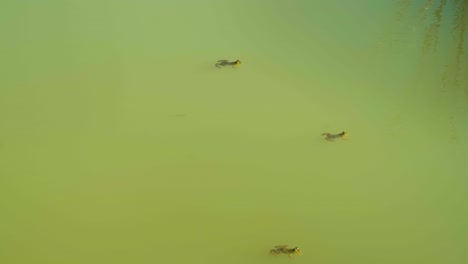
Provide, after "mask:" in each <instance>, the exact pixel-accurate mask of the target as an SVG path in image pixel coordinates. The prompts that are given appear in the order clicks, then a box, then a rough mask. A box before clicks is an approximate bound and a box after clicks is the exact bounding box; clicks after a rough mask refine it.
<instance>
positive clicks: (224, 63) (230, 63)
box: [215, 60, 242, 69]
mask: <svg viewBox="0 0 468 264" xmlns="http://www.w3.org/2000/svg"><path fill="white" fill-rule="evenodd" d="M241 63H242V62H241V61H240V60H236V61H228V60H219V61H218V62H216V64H215V66H216V67H218V68H220V69H221V66H232V67H233V68H234V67H235V66H239V65H240V64H241Z"/></svg>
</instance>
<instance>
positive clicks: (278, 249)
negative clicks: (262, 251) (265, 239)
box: [270, 245, 302, 257]
mask: <svg viewBox="0 0 468 264" xmlns="http://www.w3.org/2000/svg"><path fill="white" fill-rule="evenodd" d="M301 253H302V251H301V250H300V249H299V248H298V247H293V248H288V246H287V245H278V246H275V248H274V249H272V250H270V254H272V255H275V256H277V255H281V254H286V255H288V257H292V256H293V255H297V254H301Z"/></svg>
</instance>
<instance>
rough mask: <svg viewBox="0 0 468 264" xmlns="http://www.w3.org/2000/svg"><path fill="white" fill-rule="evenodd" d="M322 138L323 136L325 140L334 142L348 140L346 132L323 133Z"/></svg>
mask: <svg viewBox="0 0 468 264" xmlns="http://www.w3.org/2000/svg"><path fill="white" fill-rule="evenodd" d="M322 136H325V139H326V140H328V141H334V140H335V139H336V138H348V132H344V131H343V132H341V133H338V134H330V133H323V134H322Z"/></svg>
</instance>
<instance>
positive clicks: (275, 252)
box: [270, 249, 280, 256]
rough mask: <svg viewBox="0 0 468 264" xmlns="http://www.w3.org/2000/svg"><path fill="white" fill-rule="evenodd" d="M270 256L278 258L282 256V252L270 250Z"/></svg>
mask: <svg viewBox="0 0 468 264" xmlns="http://www.w3.org/2000/svg"><path fill="white" fill-rule="evenodd" d="M270 254H272V255H275V256H278V255H279V254H280V252H278V250H277V249H272V250H270Z"/></svg>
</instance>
